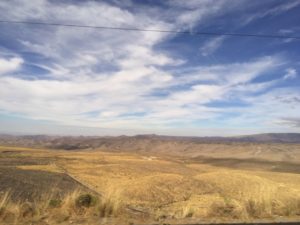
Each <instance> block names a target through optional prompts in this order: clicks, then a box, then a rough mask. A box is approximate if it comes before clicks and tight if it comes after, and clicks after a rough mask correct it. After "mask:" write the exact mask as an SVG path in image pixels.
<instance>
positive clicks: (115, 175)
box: [0, 144, 300, 225]
mask: <svg viewBox="0 0 300 225" xmlns="http://www.w3.org/2000/svg"><path fill="white" fill-rule="evenodd" d="M235 145H236V146H235V147H236V148H239V149H242V148H243V146H245V144H243V145H241V146H238V144H235ZM270 146H271V147H270ZM274 146H275V145H274ZM274 146H273V145H265V144H257V145H254V146H252V147H251V148H253V149H254V150H255V151H250V150H247V147H245V149H246V150H245V151H242V150H240V151H238V152H239V154H235V152H233V150H232V149H233V148H232V146H231V145H222V144H218V145H213V144H211V145H208V144H207V145H206V147H205V145H204V146H203V149H208V148H211V150H210V151H209V150H207V151H203V152H202V154H198V155H196V153H195V152H187V153H186V154H185V153H184V152H182V154H176V156H175V154H173V155H172V156H170V155H162V154H158V153H153V152H152V153H151V154H146V152H143V153H141V152H139V153H133V152H126V153H124V152H123V153H122V152H108V151H101V150H85V151H63V150H47V149H32V148H18V147H1V148H0V154H1V156H0V180H1V179H2V180H1V182H2V184H0V191H1V192H0V195H1V198H0V221H2V223H4V224H8V223H12V224H17V223H20V224H26V221H27V222H30V223H31V222H32V221H33V222H34V223H33V224H45V225H46V224H56V223H59V224H69V223H75V224H77V223H78V224H80V223H84V224H97V223H99V224H101V223H107V224H130V223H149V222H155V221H156V222H162V223H180V222H183V221H184V222H186V223H189V222H191V223H192V222H195V221H197V222H199V221H232V220H239V221H252V220H255V219H272V220H274V219H275V220H282V219H284V218H289V219H292V220H300V171H299V162H300V160H299V159H300V157H299V149H300V146H299V145H296V144H294V145H284V144H282V145H276V147H274ZM248 148H249V147H248ZM274 148H275V149H276V148H277V149H284V151H283V153H284V154H279V153H278V152H279V151H277V152H276V151H275V152H273V153H272V151H269V150H270V149H274ZM212 149H213V150H212ZM265 149H269V150H265ZM221 150H223V152H222V151H221ZM291 152H293V153H295V154H289V155H288V154H287V153H291ZM297 154H298V155H297ZM279 155H280V157H279ZM212 156H214V157H215V158H212ZM266 159H268V160H269V161H266ZM10 173H12V174H11V176H10ZM22 173H24V176H25V177H26V178H24V177H23V178H22V176H21V175H20V174H22ZM30 176H32V177H33V178H32V179H33V180H30V179H29V178H30ZM39 176H40V177H39ZM47 176H48V177H49V178H47ZM37 177H38V178H37ZM46 178H47V179H46ZM50 178H51V179H50ZM5 179H6V180H5ZM22 179H23V180H22ZM34 179H36V180H34ZM39 181H40V183H39ZM47 181H48V183H47ZM14 182H15V183H14ZM18 182H19V183H18ZM26 182H27V183H26ZM4 183H5V184H4ZM10 184H11V185H10ZM17 184H18V185H17ZM41 187H42V188H41ZM34 188H36V190H34V193H31V192H32V190H33V189H34ZM30 223H28V224H30Z"/></svg>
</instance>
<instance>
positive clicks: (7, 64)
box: [0, 57, 24, 75]
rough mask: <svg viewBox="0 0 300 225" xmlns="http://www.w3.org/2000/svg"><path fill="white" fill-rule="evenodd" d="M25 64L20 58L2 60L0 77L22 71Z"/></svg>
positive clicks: (0, 60)
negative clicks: (21, 68)
mask: <svg viewBox="0 0 300 225" xmlns="http://www.w3.org/2000/svg"><path fill="white" fill-rule="evenodd" d="M23 62H24V60H23V59H22V58H20V57H13V58H10V59H4V58H0V75H5V74H8V73H11V72H15V71H16V70H18V69H20V67H21V65H22V64H23Z"/></svg>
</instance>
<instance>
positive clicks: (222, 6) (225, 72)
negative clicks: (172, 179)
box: [0, 0, 300, 136]
mask: <svg viewBox="0 0 300 225" xmlns="http://www.w3.org/2000/svg"><path fill="white" fill-rule="evenodd" d="M0 20H13V21H27V22H47V23H63V24H77V25H89V26H106V27H121V28H122V27H126V28H139V29H149V30H171V31H186V32H189V33H190V34H188V35H186V34H180V33H167V32H139V31H123V30H109V29H91V28H76V27H59V26H57V27H56V26H42V25H26V24H8V23H0V34H1V35H0V133H10V134H52V135H55V134H57V135H135V134H148V133H151V134H152V133H155V134H163V135H184V136H230V135H244V134H253V133H267V132H300V40H296V39H290V38H285V39H270V38H257V37H233V36H208V35H203V36H200V35H196V34H195V33H196V32H218V33H247V34H261V35H263V34H272V35H286V36H300V24H299V21H300V1H299V0H286V1H279V0H264V1H261V0H214V1H211V0H188V1H184V0H164V1H160V0H156V1H155V0H110V1H109V0H107V1H95V0H94V1H91V0H86V1H79V0H30V1H28V0H10V1H0Z"/></svg>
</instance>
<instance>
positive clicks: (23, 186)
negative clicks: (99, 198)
mask: <svg viewBox="0 0 300 225" xmlns="http://www.w3.org/2000/svg"><path fill="white" fill-rule="evenodd" d="M77 189H79V190H83V191H88V190H87V188H85V187H84V186H83V185H81V184H80V183H78V182H77V181H75V180H74V179H72V178H71V177H69V176H68V175H66V174H60V173H52V172H46V171H34V170H22V169H17V168H13V167H10V168H4V167H2V168H0V190H1V191H0V194H3V193H5V192H6V191H9V192H10V194H11V198H12V200H15V201H19V200H25V201H26V200H27V201H30V202H32V201H34V200H35V201H36V200H42V199H43V198H44V197H45V198H46V197H49V196H45V193H48V194H49V193H51V195H53V198H58V199H59V198H60V197H63V196H64V195H66V194H68V193H70V192H72V191H74V190H77ZM1 192H2V193H1Z"/></svg>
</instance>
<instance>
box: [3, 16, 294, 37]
mask: <svg viewBox="0 0 300 225" xmlns="http://www.w3.org/2000/svg"><path fill="white" fill-rule="evenodd" d="M0 23H7V24H23V25H40V26H59V27H76V28H89V29H105V30H123V31H138V32H156V33H173V34H185V35H198V36H232V37H255V38H272V39H296V40H300V36H286V35H275V34H247V33H223V32H200V31H195V32H191V31H176V30H156V29H143V28H131V27H109V26H92V25H78V24H63V23H48V22H30V21H13V20H0Z"/></svg>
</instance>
